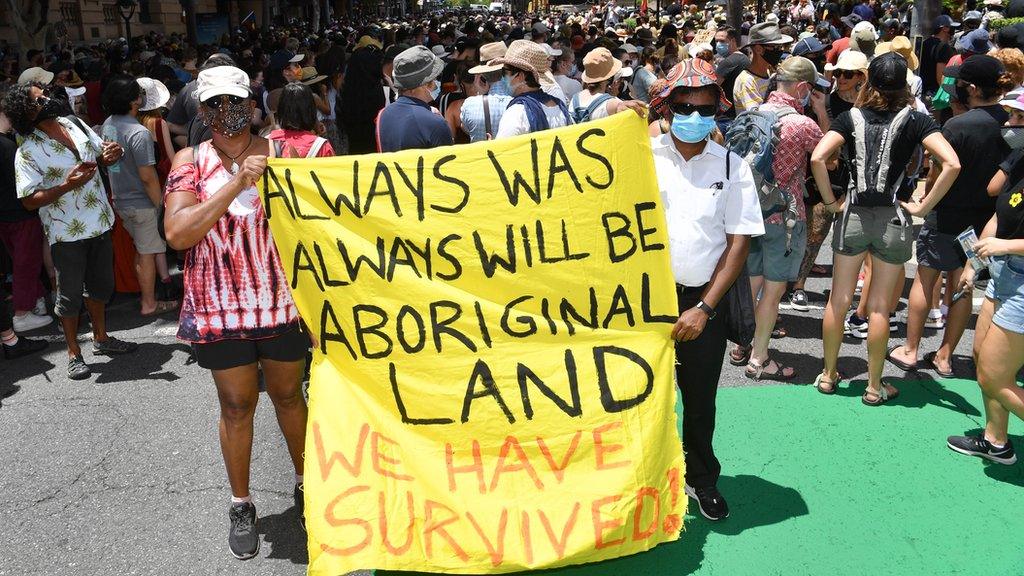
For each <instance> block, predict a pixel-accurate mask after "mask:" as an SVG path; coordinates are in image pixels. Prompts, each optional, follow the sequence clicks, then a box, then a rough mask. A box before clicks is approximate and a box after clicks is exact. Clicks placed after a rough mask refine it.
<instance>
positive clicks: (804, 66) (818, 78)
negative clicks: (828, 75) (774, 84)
mask: <svg viewBox="0 0 1024 576" xmlns="http://www.w3.org/2000/svg"><path fill="white" fill-rule="evenodd" d="M775 78H776V80H778V81H780V82H807V83H808V84H817V85H818V86H820V87H822V88H828V87H829V86H831V84H830V83H829V81H828V80H826V79H825V78H824V77H822V75H821V74H818V69H817V68H815V67H814V62H811V61H810V60H808V59H807V58H804V57H803V56H790V57H789V58H786V59H785V60H783V61H782V64H779V68H778V70H777V71H776V72H775Z"/></svg>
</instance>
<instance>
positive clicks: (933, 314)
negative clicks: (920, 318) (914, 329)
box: [924, 308, 946, 330]
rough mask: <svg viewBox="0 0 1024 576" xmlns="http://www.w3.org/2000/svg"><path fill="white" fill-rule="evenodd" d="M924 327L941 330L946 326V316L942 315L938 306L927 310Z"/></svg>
mask: <svg viewBox="0 0 1024 576" xmlns="http://www.w3.org/2000/svg"><path fill="white" fill-rule="evenodd" d="M924 327H925V328H932V329H934V330H942V329H943V328H945V327H946V317H945V316H943V315H942V311H941V310H939V309H938V308H932V309H931V310H929V311H928V317H927V318H925V321H924Z"/></svg>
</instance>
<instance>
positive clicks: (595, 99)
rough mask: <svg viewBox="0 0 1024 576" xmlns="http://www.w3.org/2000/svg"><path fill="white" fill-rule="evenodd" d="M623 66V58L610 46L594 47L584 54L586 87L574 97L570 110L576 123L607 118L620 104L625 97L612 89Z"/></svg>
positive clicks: (584, 81)
mask: <svg viewBox="0 0 1024 576" xmlns="http://www.w3.org/2000/svg"><path fill="white" fill-rule="evenodd" d="M621 70H622V62H620V61H619V60H617V59H615V58H614V57H613V56H612V53H611V52H609V51H608V49H607V48H594V49H593V50H591V51H590V52H588V53H587V55H586V56H584V57H583V76H582V79H583V90H582V91H581V92H579V93H577V94H576V95H575V96H573V97H572V100H571V101H570V102H569V113H570V115H571V116H572V119H573V123H575V124H579V123H581V122H589V121H591V120H600V119H601V118H607V117H608V116H611V115H612V114H615V112H616V111H617V110H618V108H619V103H620V102H621V100H619V99H618V98H616V97H615V96H614V95H613V94H609V93H608V87H609V84H610V83H611V82H612V79H613V78H614V77H615V75H616V74H618V73H619V72H620V71H621Z"/></svg>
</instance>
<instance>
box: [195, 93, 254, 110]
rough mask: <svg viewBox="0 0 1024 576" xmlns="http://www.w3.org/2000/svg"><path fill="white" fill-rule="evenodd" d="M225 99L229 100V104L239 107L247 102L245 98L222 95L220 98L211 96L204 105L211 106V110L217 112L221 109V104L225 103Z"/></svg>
mask: <svg viewBox="0 0 1024 576" xmlns="http://www.w3.org/2000/svg"><path fill="white" fill-rule="evenodd" d="M224 98H227V99H228V103H230V104H231V105H232V106H237V105H239V104H241V103H242V102H245V98H242V97H241V96H234V95H228V94H221V95H219V96H211V97H209V98H207V99H206V100H205V101H204V102H203V104H204V105H206V106H209V107H210V108H213V109H214V110H216V109H218V108H220V105H221V103H222V102H224Z"/></svg>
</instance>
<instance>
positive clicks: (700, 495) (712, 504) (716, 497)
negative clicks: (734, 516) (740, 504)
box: [683, 484, 729, 521]
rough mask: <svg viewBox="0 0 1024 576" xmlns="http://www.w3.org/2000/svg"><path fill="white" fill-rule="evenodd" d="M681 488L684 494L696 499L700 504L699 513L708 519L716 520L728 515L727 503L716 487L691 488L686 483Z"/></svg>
mask: <svg viewBox="0 0 1024 576" xmlns="http://www.w3.org/2000/svg"><path fill="white" fill-rule="evenodd" d="M683 489H684V490H685V491H686V495H687V496H689V497H690V498H693V499H694V500H696V501H697V504H698V505H700V513H701V515H702V516H704V517H705V518H707V519H708V520H713V521H718V520H723V519H725V518H728V517H729V505H728V504H726V503H725V498H723V497H722V493H721V492H719V491H718V488H716V487H714V486H708V487H707V488H691V487H690V485H689V484H686V485H685V486H684V487H683Z"/></svg>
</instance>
